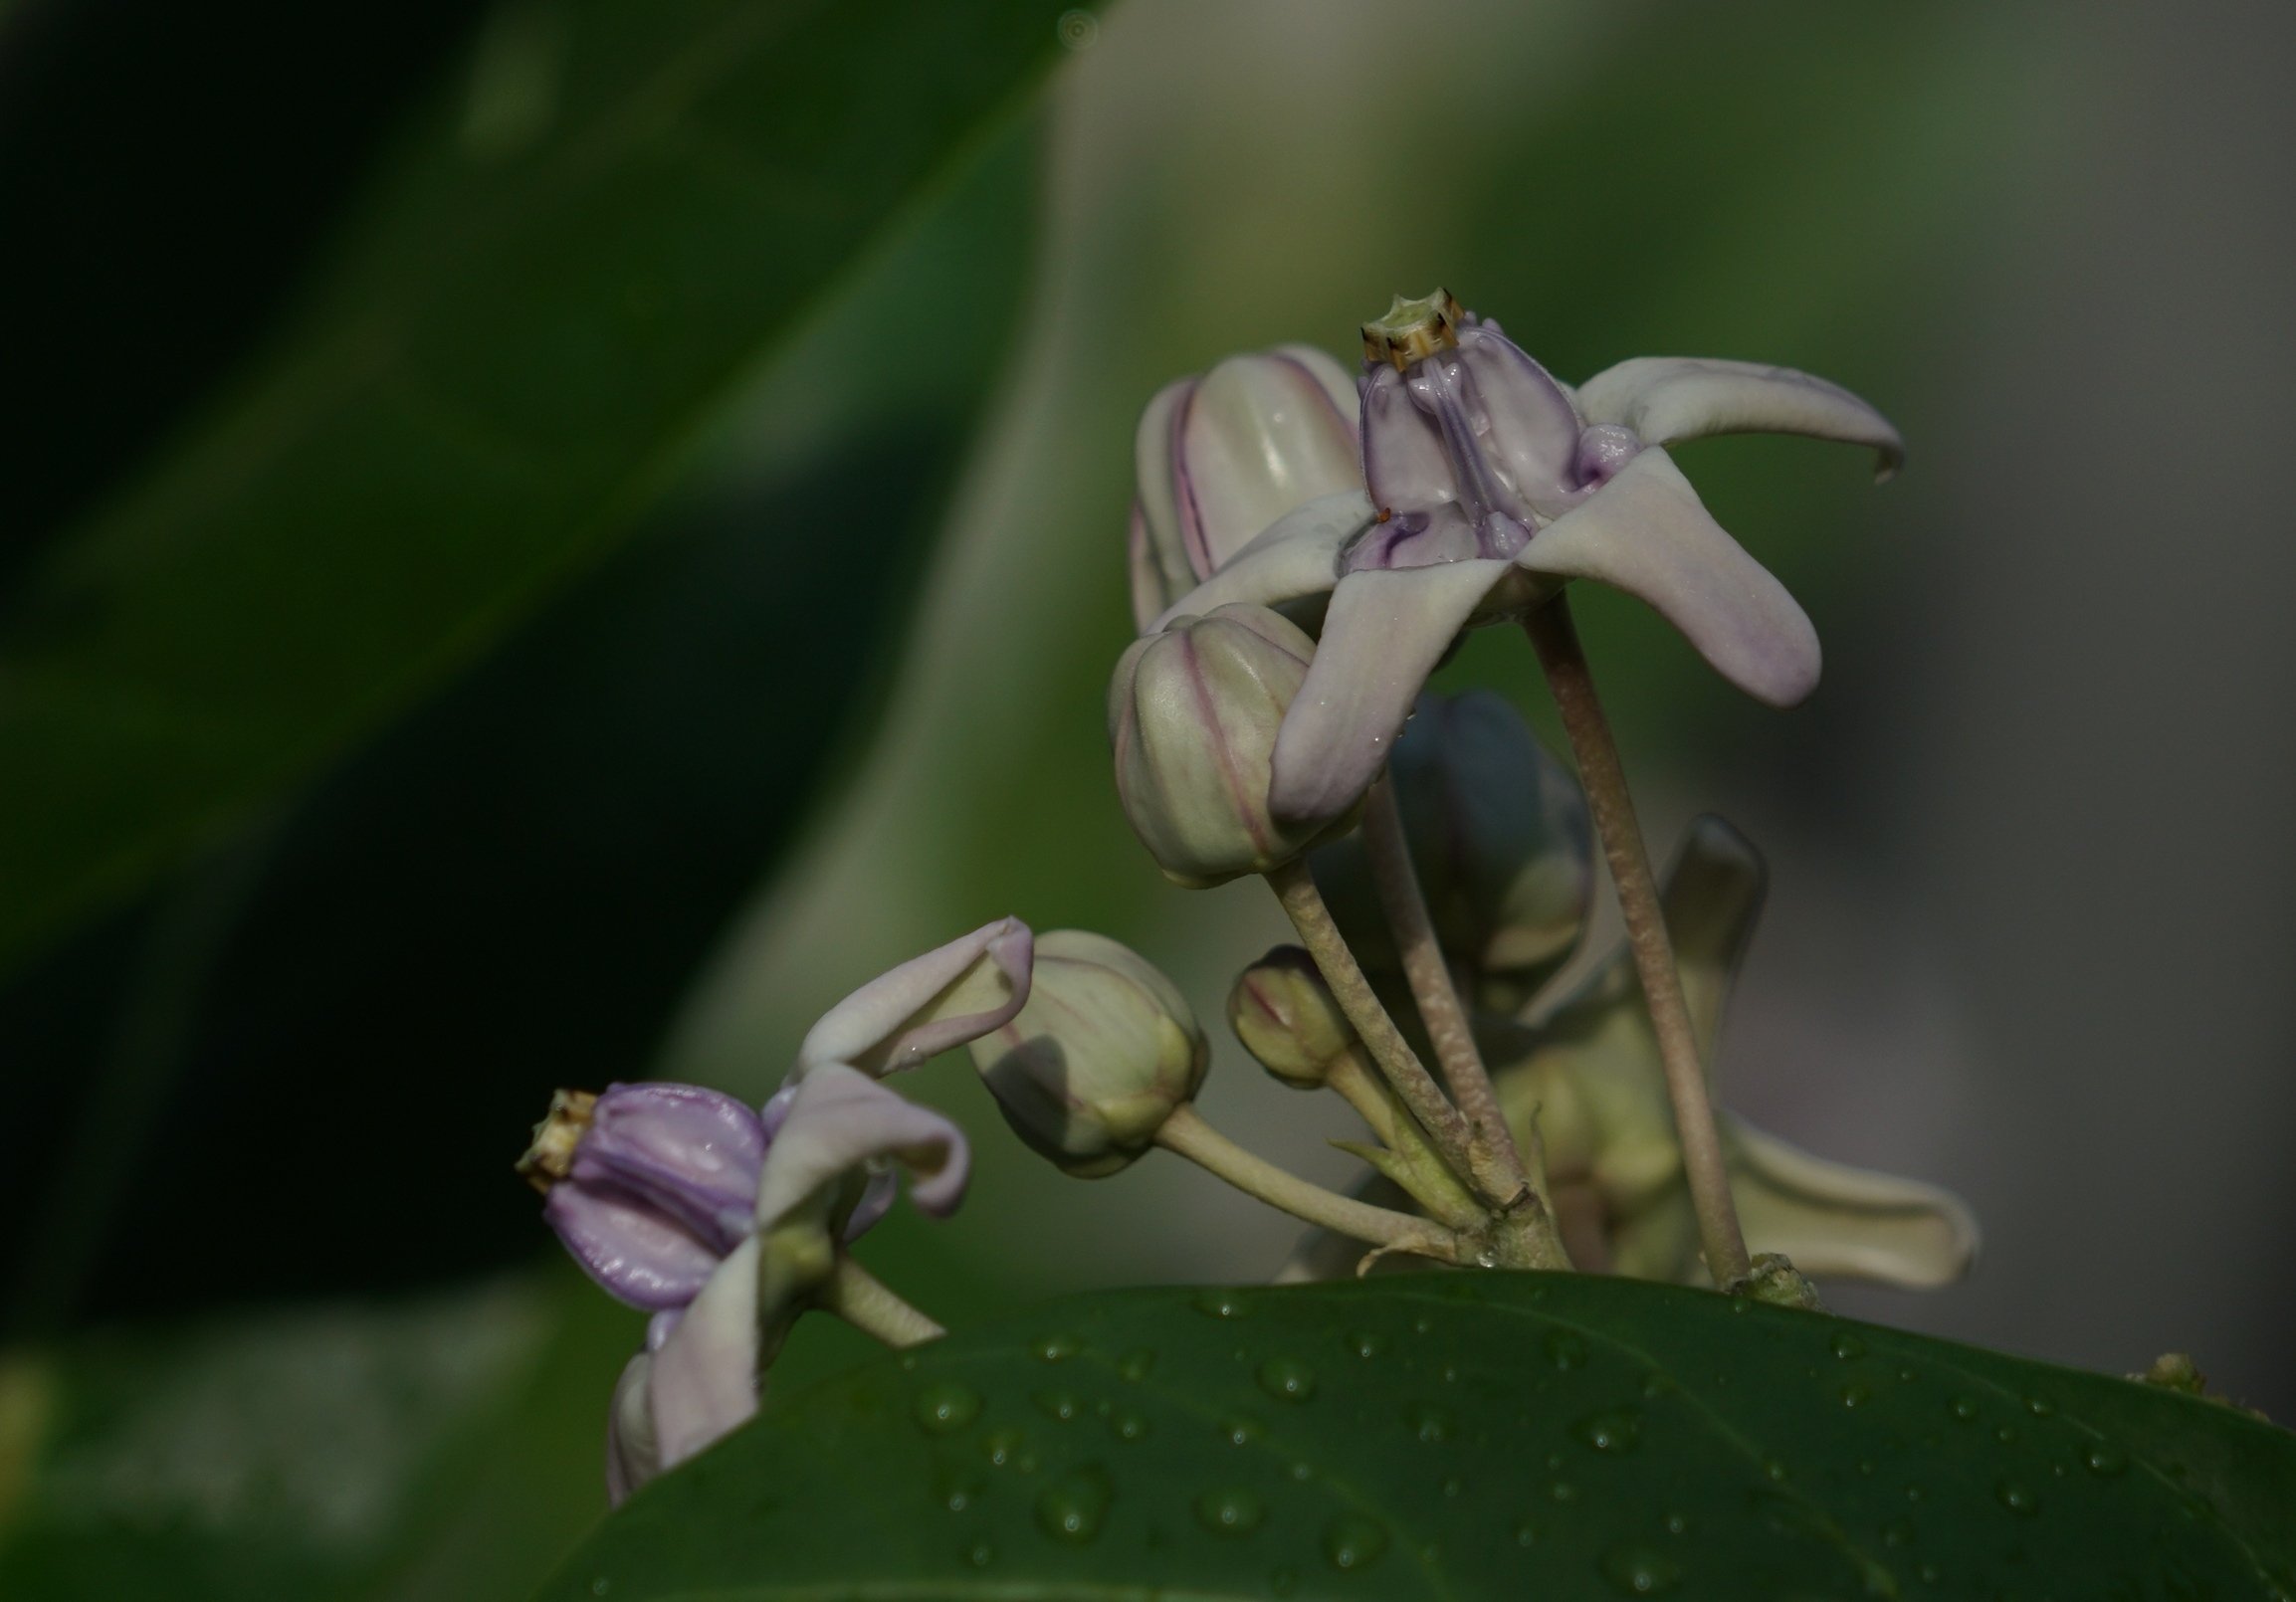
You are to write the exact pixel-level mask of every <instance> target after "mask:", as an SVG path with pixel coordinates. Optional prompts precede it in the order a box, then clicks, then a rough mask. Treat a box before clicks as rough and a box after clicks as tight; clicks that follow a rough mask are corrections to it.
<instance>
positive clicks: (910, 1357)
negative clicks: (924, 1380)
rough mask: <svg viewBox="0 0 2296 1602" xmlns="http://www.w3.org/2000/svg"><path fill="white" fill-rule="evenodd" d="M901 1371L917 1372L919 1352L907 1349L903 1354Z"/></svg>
mask: <svg viewBox="0 0 2296 1602" xmlns="http://www.w3.org/2000/svg"><path fill="white" fill-rule="evenodd" d="M901 1371H902V1372H903V1373H904V1374H914V1373H916V1372H917V1353H915V1352H913V1351H905V1352H903V1353H902V1354H901Z"/></svg>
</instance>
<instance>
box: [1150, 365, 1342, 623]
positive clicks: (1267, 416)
mask: <svg viewBox="0 0 2296 1602" xmlns="http://www.w3.org/2000/svg"><path fill="white" fill-rule="evenodd" d="M1356 417H1357V405H1356V383H1355V380H1354V379H1353V378H1352V377H1350V376H1349V374H1348V373H1347V372H1346V371H1345V370H1344V369H1343V368H1342V367H1341V366H1340V364H1339V363H1338V362H1336V361H1334V360H1333V359H1332V358H1331V357H1329V356H1327V355H1325V354H1324V353H1323V352H1322V351H1321V350H1316V349H1313V348H1311V347H1309V346H1307V345H1280V346H1278V347H1277V348H1276V349H1274V350H1269V351H1264V352H1258V353H1254V354H1251V355H1242V356H1230V357H1229V358H1228V359H1227V360H1225V361H1223V362H1221V363H1220V364H1219V365H1218V366H1216V367H1214V368H1213V369H1212V370H1211V371H1210V372H1208V373H1205V374H1203V375H1202V376H1201V377H1197V378H1182V379H1180V380H1178V381H1177V382H1176V383H1171V384H1167V385H1165V386H1164V388H1163V389H1162V390H1160V391H1159V392H1158V393H1157V394H1156V397H1155V398H1154V399H1153V400H1151V401H1149V402H1148V409H1147V410H1146V411H1145V412H1143V413H1142V414H1141V422H1140V434H1139V437H1138V441H1137V444H1136V447H1135V453H1134V454H1135V461H1136V464H1137V466H1138V469H1139V474H1140V498H1139V500H1138V501H1135V502H1134V505H1133V522H1132V571H1133V608H1134V612H1135V613H1136V616H1137V621H1138V623H1139V626H1140V627H1142V628H1144V629H1145V628H1147V627H1148V622H1149V620H1150V619H1152V618H1154V617H1155V616H1157V614H1159V613H1161V612H1162V611H1163V610H1164V608H1165V607H1167V606H1169V605H1171V604H1172V603H1173V602H1174V601H1176V600H1178V599H1179V598H1180V597H1181V596H1183V595H1185V594H1186V593H1187V592H1188V591H1189V590H1191V589H1194V588H1195V587H1196V585H1198V584H1200V583H1201V582H1203V581H1204V580H1205V579H1207V578H1209V577H1211V576H1212V574H1213V573H1214V572H1215V571H1216V570H1217V569H1218V568H1219V566H1220V564H1222V563H1223V562H1225V561H1226V560H1227V559H1228V558H1229V557H1230V556H1233V555H1234V554H1235V553H1236V552H1237V551H1238V550H1240V549H1242V548H1243V547H1244V546H1245V545H1246V544H1248V543H1250V541H1251V540H1252V539H1253V537H1254V536H1256V535H1257V534H1258V533H1259V532H1260V531H1261V530H1262V529H1264V528H1266V527H1267V526H1268V525H1269V524H1270V523H1272V522H1274V521H1275V520H1276V519H1277V518H1279V517H1281V516H1283V515H1284V514H1285V513H1286V512H1288V511H1292V510H1294V509H1295V508H1297V507H1300V506H1303V505H1305V504H1307V503H1308V502H1309V501H1314V500H1316V499H1317V498H1319V497H1321V496H1328V495H1336V494H1339V493H1341V492H1343V491H1348V490H1359V489H1361V488H1362V483H1363V475H1362V469H1361V466H1360V463H1359V447H1358V445H1357V424H1356Z"/></svg>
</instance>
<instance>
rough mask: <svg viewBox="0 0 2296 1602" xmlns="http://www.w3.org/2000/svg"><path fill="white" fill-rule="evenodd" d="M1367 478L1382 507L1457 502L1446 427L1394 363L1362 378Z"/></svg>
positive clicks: (1400, 508) (1422, 508)
mask: <svg viewBox="0 0 2296 1602" xmlns="http://www.w3.org/2000/svg"><path fill="white" fill-rule="evenodd" d="M1363 483H1364V486H1365V488H1367V489H1368V490H1369V491H1370V495H1371V503H1372V504H1373V505H1374V506H1377V507H1378V508H1379V509H1380V510H1382V511H1396V512H1400V511H1432V510H1434V509H1435V508H1436V507H1437V506H1441V505H1446V504H1449V503H1451V502H1453V501H1457V500H1458V499H1459V496H1460V489H1459V476H1458V473H1457V471H1456V470H1455V469H1454V468H1453V467H1452V465H1451V458H1450V456H1449V455H1448V454H1447V453H1446V452H1445V451H1444V449H1443V430H1442V426H1441V425H1440V424H1438V423H1437V422H1436V421H1435V419H1434V418H1432V417H1430V416H1429V415H1428V414H1427V413H1426V412H1424V411H1422V410H1420V409H1419V406H1418V404H1417V403H1416V402H1415V401H1413V400H1412V398H1411V393H1410V390H1409V389H1408V388H1407V387H1406V386H1405V384H1404V381H1403V375H1402V374H1401V373H1399V372H1397V371H1395V369H1394V368H1392V367H1376V368H1373V369H1372V370H1371V371H1370V373H1368V374H1367V375H1365V377H1364V379H1363Z"/></svg>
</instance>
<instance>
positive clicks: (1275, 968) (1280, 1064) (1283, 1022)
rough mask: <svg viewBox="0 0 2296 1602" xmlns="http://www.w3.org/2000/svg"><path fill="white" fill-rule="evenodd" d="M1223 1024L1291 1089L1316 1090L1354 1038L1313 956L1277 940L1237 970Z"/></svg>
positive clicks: (1354, 1033)
mask: <svg viewBox="0 0 2296 1602" xmlns="http://www.w3.org/2000/svg"><path fill="white" fill-rule="evenodd" d="M1228 1023H1229V1025H1230V1027H1232V1028H1233V1029H1234V1030H1235V1032H1236V1039H1238V1040H1240V1041H1242V1042H1243V1043H1244V1050H1245V1051H1248V1052H1250V1053H1251V1054H1252V1055H1253V1056H1254V1057H1256V1058H1258V1059H1259V1063H1260V1066H1261V1067H1262V1068H1264V1069H1266V1070H1267V1071H1268V1072H1269V1073H1271V1074H1273V1075H1274V1076H1275V1077H1276V1078H1277V1079H1280V1080H1282V1081H1283V1082H1284V1083H1285V1084H1286V1085H1289V1086H1290V1087H1292V1089H1293V1090H1295V1091H1313V1090H1319V1089H1321V1088H1322V1086H1323V1084H1324V1082H1325V1081H1326V1080H1328V1079H1330V1078H1331V1074H1332V1064H1333V1063H1334V1062H1336V1061H1337V1060H1338V1059H1339V1058H1340V1057H1341V1055H1342V1054H1344V1053H1345V1052H1346V1051H1347V1049H1348V1048H1349V1047H1350V1046H1353V1045H1354V1044H1355V1043H1356V1031H1355V1027H1354V1026H1353V1025H1352V1024H1350V1023H1349V1022H1348V1020H1347V1017H1346V1015H1345V1014H1343V1013H1342V1012H1341V1011H1340V1002H1339V998H1338V997H1336V996H1334V995H1333V994H1332V987H1331V986H1330V985H1328V984H1326V983H1325V982H1324V976H1323V974H1322V973H1321V972H1320V971H1319V970H1318V969H1317V967H1316V959H1315V958H1314V957H1312V956H1310V955H1308V953H1307V952H1305V951H1303V950H1302V949H1300V947H1298V946H1296V945H1279V946H1277V947H1276V948H1275V949H1274V950H1273V951H1270V952H1269V953H1268V954H1267V955H1266V956H1264V957H1262V958H1260V960H1259V961H1257V962H1255V963H1253V964H1252V965H1251V966H1250V967H1248V968H1246V969H1245V970H1244V971H1243V973H1242V975H1241V976H1240V977H1238V978H1237V980H1236V987H1235V989H1233V990H1231V991H1230V992H1228Z"/></svg>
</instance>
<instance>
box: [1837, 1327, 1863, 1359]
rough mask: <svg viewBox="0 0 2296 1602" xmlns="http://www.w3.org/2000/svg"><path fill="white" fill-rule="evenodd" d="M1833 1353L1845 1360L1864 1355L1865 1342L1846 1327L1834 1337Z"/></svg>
mask: <svg viewBox="0 0 2296 1602" xmlns="http://www.w3.org/2000/svg"><path fill="white" fill-rule="evenodd" d="M1833 1354H1834V1355H1835V1356H1836V1357H1839V1358H1841V1359H1843V1360H1844V1361H1847V1360H1848V1359H1850V1358H1852V1357H1863V1356H1864V1355H1865V1342H1864V1341H1862V1340H1860V1339H1858V1338H1857V1336H1855V1335H1853V1334H1851V1333H1850V1332H1849V1331H1848V1330H1846V1329H1844V1330H1843V1331H1842V1332H1841V1333H1840V1334H1838V1335H1836V1336H1834V1337H1833Z"/></svg>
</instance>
